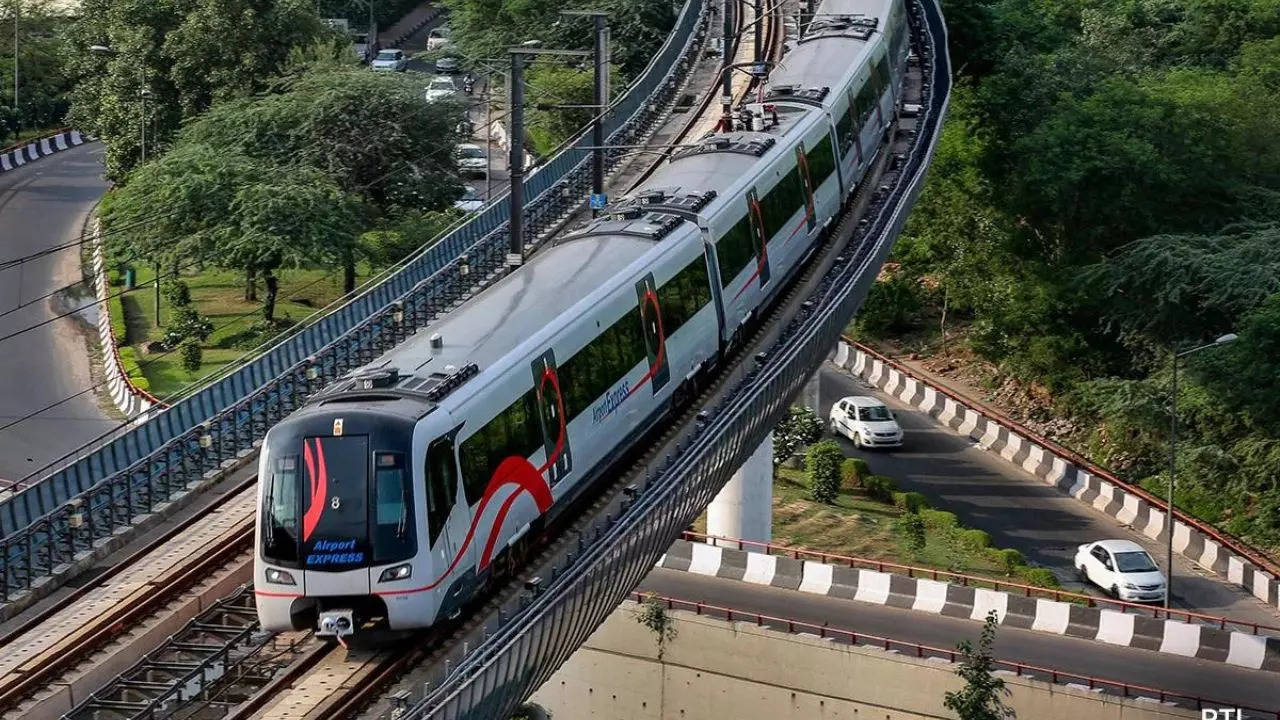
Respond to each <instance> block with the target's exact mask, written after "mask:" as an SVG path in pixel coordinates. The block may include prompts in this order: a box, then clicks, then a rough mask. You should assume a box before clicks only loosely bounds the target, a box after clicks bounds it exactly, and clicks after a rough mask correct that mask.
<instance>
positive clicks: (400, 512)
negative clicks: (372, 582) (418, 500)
mask: <svg viewBox="0 0 1280 720" xmlns="http://www.w3.org/2000/svg"><path fill="white" fill-rule="evenodd" d="M373 465H374V468H373V494H374V505H373V562H374V563H375V564H383V563H389V562H395V561H397V560H407V559H409V558H410V557H412V556H413V551H414V548H415V543H414V541H413V537H414V533H413V528H414V525H413V495H412V493H411V492H410V489H409V487H410V485H409V480H410V478H409V469H408V468H407V467H406V466H405V462H404V456H403V455H401V454H400V453H378V454H377V456H376V457H375V458H374V463H373Z"/></svg>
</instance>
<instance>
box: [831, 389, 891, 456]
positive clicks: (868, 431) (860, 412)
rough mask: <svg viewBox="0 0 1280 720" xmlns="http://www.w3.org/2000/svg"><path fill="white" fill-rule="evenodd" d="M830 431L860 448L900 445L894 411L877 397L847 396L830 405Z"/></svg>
mask: <svg viewBox="0 0 1280 720" xmlns="http://www.w3.org/2000/svg"><path fill="white" fill-rule="evenodd" d="M831 432H832V434H834V435H843V436H845V437H847V438H849V439H850V440H852V441H853V444H854V445H856V446H858V447H860V448H871V447H900V446H901V445H902V428H901V427H900V426H899V425H898V421H897V420H895V419H894V417H893V413H892V412H891V411H890V410H889V408H887V407H885V405H884V403H882V402H880V401H879V400H876V399H875V398H871V397H865V396H862V395H850V396H849V397H847V398H843V399H841V400H838V401H836V403H835V404H834V405H832V406H831Z"/></svg>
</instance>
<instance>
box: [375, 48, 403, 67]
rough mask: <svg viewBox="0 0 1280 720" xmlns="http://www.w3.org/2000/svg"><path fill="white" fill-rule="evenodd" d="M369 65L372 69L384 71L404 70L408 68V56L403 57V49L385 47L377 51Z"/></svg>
mask: <svg viewBox="0 0 1280 720" xmlns="http://www.w3.org/2000/svg"><path fill="white" fill-rule="evenodd" d="M370 66H371V67H372V68H373V69H374V70H382V71H384V72H404V71H405V70H408V69H409V58H407V57H405V54H404V51H403V50H397V49H396V48H387V49H386V50H379V51H378V55H377V57H375V58H374V59H373V62H372V63H370Z"/></svg>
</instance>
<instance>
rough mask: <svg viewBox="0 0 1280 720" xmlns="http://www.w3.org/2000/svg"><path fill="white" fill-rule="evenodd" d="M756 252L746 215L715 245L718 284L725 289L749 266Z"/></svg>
mask: <svg viewBox="0 0 1280 720" xmlns="http://www.w3.org/2000/svg"><path fill="white" fill-rule="evenodd" d="M755 254H756V251H755V248H754V247H753V246H752V244H751V222H750V220H748V219H747V216H746V215H743V216H742V219H741V220H739V221H738V222H737V224H735V225H734V226H733V228H732V229H730V230H729V232H727V233H725V234H724V236H723V237H721V238H720V242H718V243H716V264H717V265H719V267H720V282H722V283H724V284H725V286H726V287H727V286H728V285H729V283H731V282H733V279H734V278H736V277H737V276H738V273H740V272H742V270H743V269H744V268H746V267H747V266H748V265H750V264H751V259H752V258H753V257H755Z"/></svg>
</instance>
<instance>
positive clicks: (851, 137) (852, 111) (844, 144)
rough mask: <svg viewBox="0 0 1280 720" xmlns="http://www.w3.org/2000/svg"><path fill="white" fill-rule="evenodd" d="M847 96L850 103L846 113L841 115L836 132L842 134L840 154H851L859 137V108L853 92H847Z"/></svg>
mask: <svg viewBox="0 0 1280 720" xmlns="http://www.w3.org/2000/svg"><path fill="white" fill-rule="evenodd" d="M845 96H846V99H847V100H848V101H849V104H848V106H846V107H845V109H844V114H843V115H841V116H840V120H839V122H838V123H836V134H838V135H839V136H840V154H841V155H842V156H843V155H848V154H849V151H850V150H851V149H853V146H854V143H855V142H856V141H857V139H858V118H857V117H856V115H857V109H856V107H855V106H854V104H853V93H852V92H848V93H845Z"/></svg>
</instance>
